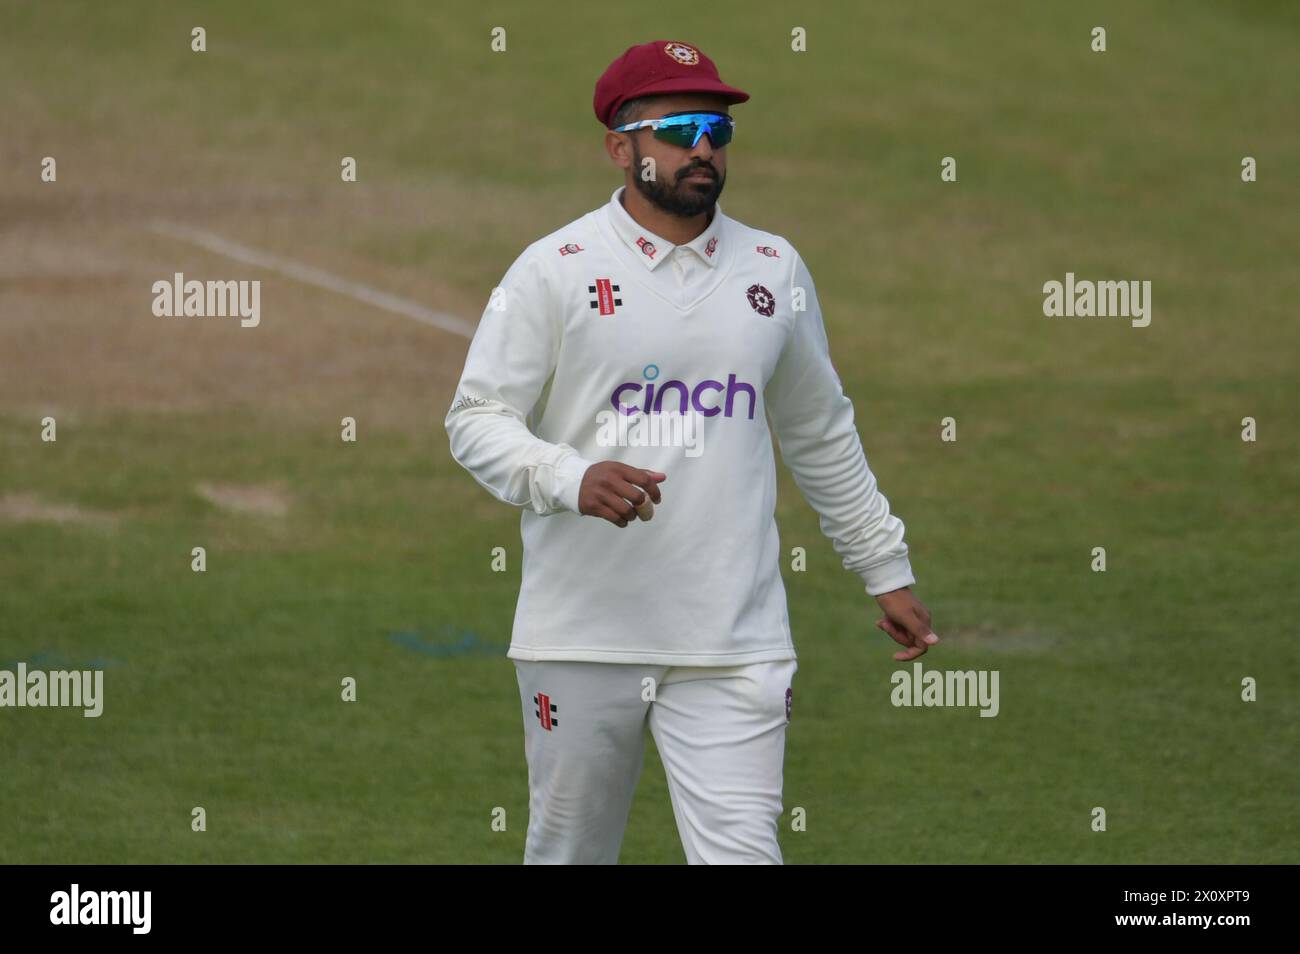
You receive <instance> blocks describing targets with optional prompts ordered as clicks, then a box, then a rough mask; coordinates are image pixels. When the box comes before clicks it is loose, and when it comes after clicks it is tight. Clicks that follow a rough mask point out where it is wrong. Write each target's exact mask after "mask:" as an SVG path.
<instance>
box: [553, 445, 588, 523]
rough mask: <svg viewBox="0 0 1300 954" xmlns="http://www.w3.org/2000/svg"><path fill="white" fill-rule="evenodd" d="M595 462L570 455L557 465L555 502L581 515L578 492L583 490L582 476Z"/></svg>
mask: <svg viewBox="0 0 1300 954" xmlns="http://www.w3.org/2000/svg"><path fill="white" fill-rule="evenodd" d="M593 463H594V461H590V460H587V459H586V458H585V457H582V456H581V455H580V454H577V453H573V454H569V455H568V456H567V457H565V458H564V459H563V460H561V461H560V462H559V463H558V464H556V465H555V501H556V503H558V504H559V505H560V506H561V507H563V508H564V509H565V510H570V511H572V512H573V513H579V512H580V511H579V510H578V491H579V490H581V489H582V475H583V474H585V473H586V472H587V468H588V467H590V466H591V465H592V464H593Z"/></svg>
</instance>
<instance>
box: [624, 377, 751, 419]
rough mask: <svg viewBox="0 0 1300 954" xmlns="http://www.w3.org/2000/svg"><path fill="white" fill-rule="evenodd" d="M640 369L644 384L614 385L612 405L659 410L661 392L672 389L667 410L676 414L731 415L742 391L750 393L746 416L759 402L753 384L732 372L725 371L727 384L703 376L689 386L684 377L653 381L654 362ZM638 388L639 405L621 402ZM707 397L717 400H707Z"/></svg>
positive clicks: (631, 411)
mask: <svg viewBox="0 0 1300 954" xmlns="http://www.w3.org/2000/svg"><path fill="white" fill-rule="evenodd" d="M643 373H644V377H645V379H646V383H645V384H644V385H643V384H641V383H640V382H638V381H625V382H624V383H622V384H620V385H619V386H618V387H616V388H615V389H614V393H613V394H611V395H610V396H609V403H610V404H612V405H614V410H616V411H618V412H619V413H621V414H635V413H637V412H638V411H642V412H644V413H646V414H662V413H663V410H664V396H665V395H666V394H669V393H670V392H671V393H672V394H674V395H676V397H675V399H674V402H673V404H672V405H670V406H669V410H671V411H675V412H676V413H678V414H686V413H687V412H688V411H692V410H693V411H697V412H699V413H700V414H703V415H704V416H705V417H716V416H717V415H719V414H721V415H722V416H723V417H732V416H734V414H735V411H736V398H737V397H738V396H740V395H742V394H745V395H748V396H749V412H748V417H749V420H751V421H752V420H753V419H754V411H755V409H756V408H757V406H758V395H757V393H755V391H754V387H753V385H750V384H746V383H745V382H744V381H738V380H736V376H735V374H728V375H727V383H726V384H723V383H722V382H721V381H714V380H712V379H706V380H704V381H701V382H700V383H699V384H697V385H695V386H694V387H691V386H690V385H688V384H687V383H686V382H685V381H676V380H674V381H662V382H658V381H656V379H657V378H658V377H659V368H658V366H657V365H653V364H648V365H646V368H645V371H644V372H643ZM637 392H640V396H641V403H640V406H638V405H635V404H624V403H623V395H625V394H636V393H637ZM706 399H708V400H713V401H715V402H717V403H713V404H706V403H705V401H706Z"/></svg>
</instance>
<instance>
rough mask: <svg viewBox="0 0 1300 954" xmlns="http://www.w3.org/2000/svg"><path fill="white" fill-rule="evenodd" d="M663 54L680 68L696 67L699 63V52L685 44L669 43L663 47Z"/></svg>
mask: <svg viewBox="0 0 1300 954" xmlns="http://www.w3.org/2000/svg"><path fill="white" fill-rule="evenodd" d="M664 52H665V53H667V54H668V55H669V56H671V57H672V58H673V59H675V60H676V61H677V62H678V63H680V64H682V66H697V65H699V62H700V51H699V50H697V49H695V48H694V47H691V46H687V45H686V44H685V43H669V44H668V45H667V46H665V47H664Z"/></svg>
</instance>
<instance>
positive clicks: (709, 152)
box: [691, 133, 713, 162]
mask: <svg viewBox="0 0 1300 954" xmlns="http://www.w3.org/2000/svg"><path fill="white" fill-rule="evenodd" d="M691 156H692V157H693V158H696V159H701V160H703V161H705V162H708V161H709V160H711V159H712V158H713V137H712V136H711V135H709V134H708V133H701V134H700V139H699V142H697V143H696V144H695V145H694V146H692V147H691Z"/></svg>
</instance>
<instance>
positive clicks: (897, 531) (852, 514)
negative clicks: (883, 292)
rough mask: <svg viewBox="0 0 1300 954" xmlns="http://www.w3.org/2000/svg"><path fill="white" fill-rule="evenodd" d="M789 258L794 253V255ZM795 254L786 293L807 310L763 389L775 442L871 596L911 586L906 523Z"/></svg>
mask: <svg viewBox="0 0 1300 954" xmlns="http://www.w3.org/2000/svg"><path fill="white" fill-rule="evenodd" d="M792 251H793V250H792ZM794 255H795V263H794V270H793V273H792V277H791V288H790V293H791V295H792V299H791V300H794V299H793V295H794V291H795V289H796V288H802V289H803V294H804V296H805V305H806V307H805V309H804V310H803V311H797V312H795V316H794V317H795V323H794V327H793V329H792V330H791V332H790V336H789V339H788V340H787V342H786V345H785V348H784V350H783V351H782V353H781V356H780V358H779V360H778V362H777V365H776V369H775V371H774V373H773V375H772V377H771V379H770V380H769V381H768V384H767V388H766V390H765V397H766V402H767V408H768V413H769V414H770V416H771V419H772V425H773V428H774V429H775V432H776V436H777V442H778V444H779V446H780V448H781V456H782V459H784V460H785V463H786V466H788V467H789V468H790V470H791V472H792V473H793V475H794V480H795V483H796V484H797V485H798V487H799V490H800V491H801V492H802V493H803V495H804V497H805V498H806V499H807V500H808V502H809V503H810V504H811V505H812V507H813V508H814V509H815V510H816V511H817V512H818V514H820V516H821V529H822V533H824V534H825V535H826V536H827V537H829V538H830V539H831V541H832V543H833V544H834V547H835V552H836V553H838V554H839V555H840V556H841V557H843V563H844V568H845V569H846V570H850V571H852V572H853V573H856V574H857V575H858V576H859V577H861V579H862V581H863V583H864V584H865V585H866V590H867V592H868V593H870V594H871V595H872V596H877V595H879V594H881V593H887V592H889V591H890V590H896V589H899V588H900V587H903V586H907V585H910V584H912V583H915V582H916V580H915V578H914V577H913V576H912V568H911V564H910V562H909V560H908V557H907V544H906V543H904V542H903V532H904V527H903V522H902V521H901V520H900V519H899V518H898V517H896V516H894V515H893V514H891V513H890V512H889V501H888V500H887V499H885V496H884V494H882V493H881V492H880V490H879V489H878V488H877V486H876V478H875V475H873V474H872V473H871V469H870V468H869V467H868V465H867V458H866V455H865V453H864V452H863V450H862V443H861V441H860V440H859V438H858V432H857V428H856V426H855V425H854V420H853V403H852V401H850V400H849V398H848V396H847V395H845V393H844V389H843V386H842V384H841V382H840V378H839V375H838V374H837V373H836V371H835V368H834V366H833V365H832V364H831V359H830V349H829V345H828V342H827V338H826V329H825V326H824V324H823V322H822V315H821V307H820V305H819V304H818V301H817V291H816V289H815V288H814V286H813V281H812V276H811V274H810V273H809V272H808V269H807V266H805V265H804V262H803V259H802V258H801V257H800V256H799V255H798V253H797V252H795V253H794Z"/></svg>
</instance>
